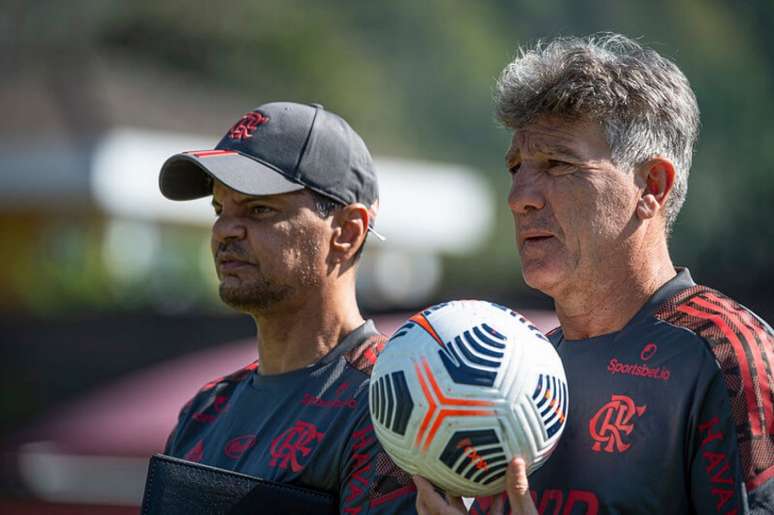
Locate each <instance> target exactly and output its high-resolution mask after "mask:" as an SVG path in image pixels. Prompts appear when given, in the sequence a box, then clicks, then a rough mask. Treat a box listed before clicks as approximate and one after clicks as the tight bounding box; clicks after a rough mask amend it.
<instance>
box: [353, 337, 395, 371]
mask: <svg viewBox="0 0 774 515" xmlns="http://www.w3.org/2000/svg"><path fill="white" fill-rule="evenodd" d="M386 343H387V337H386V336H384V335H383V334H381V333H377V334H372V335H370V336H368V337H367V338H365V339H364V340H363V341H362V342H360V343H358V344H357V345H355V346H354V347H353V348H352V349H350V350H349V351H347V352H346V353H345V354H344V359H345V360H346V361H347V363H348V364H349V365H350V366H351V367H352V368H354V369H356V370H358V371H360V372H362V373H363V374H365V375H367V376H369V377H370V376H371V371H372V370H373V368H374V364H375V363H376V358H377V357H378V356H379V354H380V353H381V352H382V349H384V346H385V344H386Z"/></svg>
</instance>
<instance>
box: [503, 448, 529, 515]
mask: <svg viewBox="0 0 774 515" xmlns="http://www.w3.org/2000/svg"><path fill="white" fill-rule="evenodd" d="M505 485H506V489H507V492H508V500H509V501H510V502H511V511H512V513H514V514H516V513H519V514H523V515H537V509H535V503H533V502H532V496H530V494H529V482H528V481H527V464H526V463H525V462H524V460H523V459H521V458H514V459H512V460H511V462H510V463H508V470H507V471H506V473H505Z"/></svg>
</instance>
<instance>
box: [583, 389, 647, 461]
mask: <svg viewBox="0 0 774 515" xmlns="http://www.w3.org/2000/svg"><path fill="white" fill-rule="evenodd" d="M646 408H647V407H646V406H645V405H642V406H637V405H636V404H635V403H634V401H633V400H632V398H631V397H627V396H626V395H615V394H613V395H612V396H611V398H610V401H609V402H607V403H605V405H604V406H602V407H601V408H600V409H599V411H597V413H596V414H595V415H594V416H593V417H591V420H590V421H589V434H590V435H591V438H593V439H594V445H593V446H592V449H593V450H594V451H595V452H600V451H602V450H604V451H605V452H611V453H612V452H626V451H627V450H628V449H629V447H631V446H632V444H630V443H626V442H625V441H624V435H626V436H628V435H630V434H631V432H632V430H633V429H634V420H633V419H634V417H635V416H637V417H641V416H642V415H643V414H644V413H645V410H646Z"/></svg>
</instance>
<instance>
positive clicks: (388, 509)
mask: <svg viewBox="0 0 774 515" xmlns="http://www.w3.org/2000/svg"><path fill="white" fill-rule="evenodd" d="M342 478H343V480H342V482H341V489H340V491H339V496H340V500H339V510H340V512H341V513H342V514H399V513H416V507H415V502H416V488H415V486H414V482H413V481H412V480H411V476H410V475H409V474H407V473H406V472H404V471H403V470H401V469H400V468H399V467H398V466H397V465H395V463H394V462H393V461H392V459H390V457H389V456H388V455H387V453H386V452H385V451H384V449H383V448H382V446H381V445H380V444H379V441H378V440H377V439H376V435H375V434H374V429H373V425H372V424H371V419H370V417H369V415H368V412H365V414H364V416H363V417H361V420H360V422H359V423H358V424H357V426H356V427H355V429H354V431H353V432H352V434H351V436H350V438H349V440H348V442H347V444H346V447H345V456H344V459H343V461H342Z"/></svg>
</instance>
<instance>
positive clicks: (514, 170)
mask: <svg viewBox="0 0 774 515" xmlns="http://www.w3.org/2000/svg"><path fill="white" fill-rule="evenodd" d="M519 168H521V163H516V164H514V165H512V166H511V167H510V168H508V171H509V172H510V174H511V175H515V174H516V173H517V172H518V171H519Z"/></svg>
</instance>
